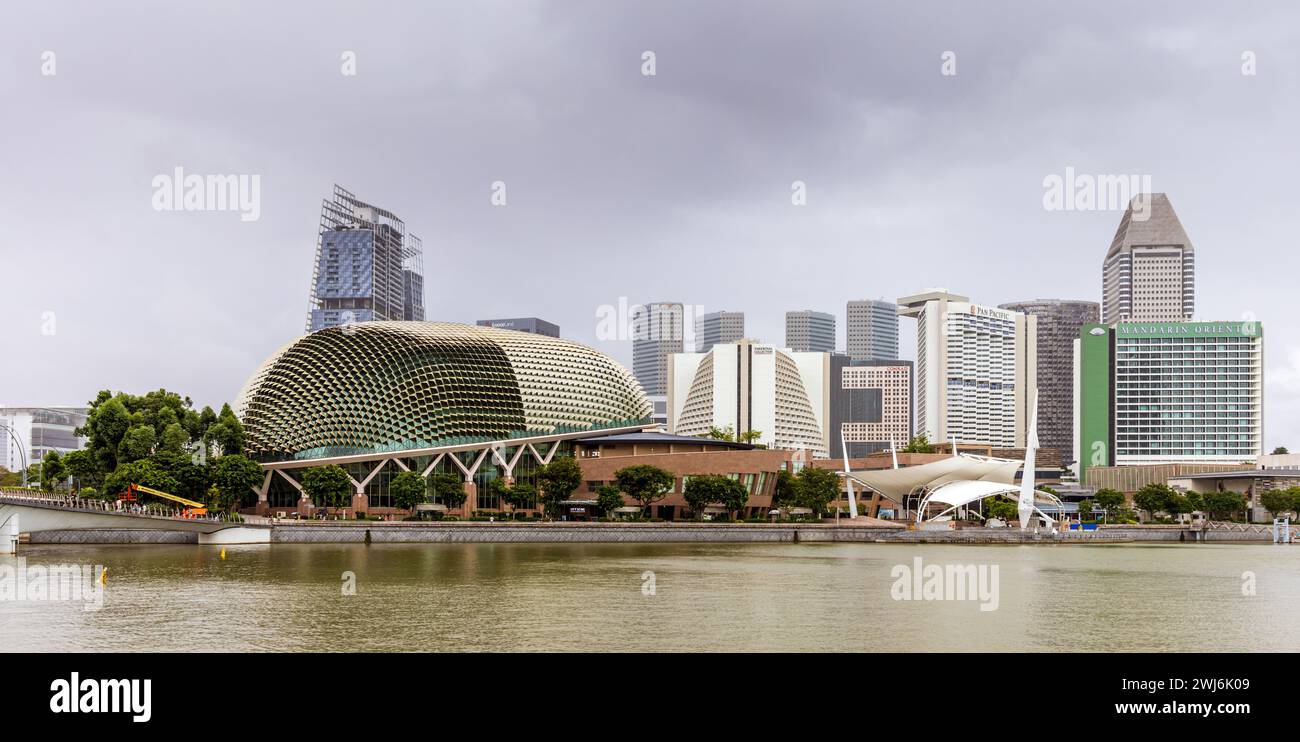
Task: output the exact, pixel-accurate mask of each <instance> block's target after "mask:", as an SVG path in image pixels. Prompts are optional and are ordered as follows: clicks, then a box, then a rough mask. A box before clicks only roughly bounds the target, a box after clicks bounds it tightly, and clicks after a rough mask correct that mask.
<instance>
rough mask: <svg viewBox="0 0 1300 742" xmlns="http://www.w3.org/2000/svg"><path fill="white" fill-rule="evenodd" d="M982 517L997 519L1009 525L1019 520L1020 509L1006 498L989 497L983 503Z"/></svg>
mask: <svg viewBox="0 0 1300 742" xmlns="http://www.w3.org/2000/svg"><path fill="white" fill-rule="evenodd" d="M984 517H985V518H998V519H999V520H1002V521H1005V522H1007V523H1010V522H1012V521H1014V520H1018V519H1019V518H1020V508H1019V505H1017V503H1014V502H1012V501H1011V500H1009V499H1007V498H1006V497H1001V496H999V497H990V498H988V499H987V500H985V501H984Z"/></svg>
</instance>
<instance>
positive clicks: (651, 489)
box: [614, 464, 676, 517]
mask: <svg viewBox="0 0 1300 742" xmlns="http://www.w3.org/2000/svg"><path fill="white" fill-rule="evenodd" d="M614 480H615V482H617V484H618V488H619V490H621V491H623V492H625V493H627V496H628V497H630V498H632V499H633V500H636V501H637V502H638V503H640V505H641V516H642V517H645V515H646V512H647V510H648V509H649V507H650V506H651V505H653V504H655V503H656V502H659V501H660V500H662V499H664V498H665V497H667V496H668V493H669V492H671V491H672V488H673V484H674V482H676V478H675V477H674V476H673V473H672V472H670V471H665V470H663V469H660V468H659V467H657V466H651V465H650V464H636V465H634V466H625V467H623V468H622V469H619V470H618V471H616V472H614Z"/></svg>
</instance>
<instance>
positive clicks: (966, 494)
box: [918, 481, 1061, 522]
mask: <svg viewBox="0 0 1300 742" xmlns="http://www.w3.org/2000/svg"><path fill="white" fill-rule="evenodd" d="M1019 491H1020V487H1019V485H1010V484H1003V483H1001V482H982V481H961V482H949V483H947V484H943V485H940V486H938V487H935V488H934V489H933V490H931V491H930V493H929V494H927V495H926V496H925V497H924V498H922V500H921V504H920V506H919V508H918V509H919V511H920V512H921V513H924V512H925V509H926V506H927V505H930V504H931V503H938V504H940V505H946V506H947V507H945V508H944V510H943V512H942V513H940V514H939V515H936V516H935V517H934V518H931V520H934V519H937V518H943V517H944V516H945V515H948V514H949V513H951V512H953V511H954V510H957V509H958V508H962V507H966V506H967V505H970V504H972V503H975V502H979V501H980V500H983V499H984V498H986V497H996V496H998V495H1006V496H1008V497H1015V496H1016V495H1017V494H1018V493H1019ZM1034 500H1035V501H1042V502H1051V503H1055V504H1056V505H1057V506H1059V505H1060V504H1061V501H1060V499H1059V498H1057V497H1056V496H1054V495H1052V494H1050V493H1047V492H1042V491H1039V490H1034ZM1033 511H1034V512H1036V513H1037V514H1038V515H1039V516H1041V517H1042V518H1044V519H1046V520H1047V521H1048V522H1053V521H1052V518H1051V516H1049V515H1048V514H1047V513H1044V512H1043V511H1042V510H1040V509H1039V508H1038V506H1037V505H1035V506H1034V507H1033Z"/></svg>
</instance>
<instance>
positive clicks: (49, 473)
mask: <svg viewBox="0 0 1300 742" xmlns="http://www.w3.org/2000/svg"><path fill="white" fill-rule="evenodd" d="M67 475H68V468H67V467H66V466H64V465H63V457H62V456H60V455H59V452H58V451H50V452H49V453H47V454H45V455H44V456H42V457H41V489H43V490H45V491H46V492H51V491H53V490H54V488H55V487H57V486H58V485H59V483H60V482H62V481H63V479H64V477H66V476H67Z"/></svg>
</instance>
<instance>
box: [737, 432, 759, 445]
mask: <svg viewBox="0 0 1300 742" xmlns="http://www.w3.org/2000/svg"><path fill="white" fill-rule="evenodd" d="M762 437H763V431H761V430H754V429H753V428H750V429H749V430H746V431H745V432H743V433H741V434H740V435H738V436H736V440H738V441H740V442H741V443H748V444H750V445H754V441H756V440H758V439H759V438H762Z"/></svg>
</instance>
